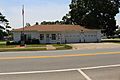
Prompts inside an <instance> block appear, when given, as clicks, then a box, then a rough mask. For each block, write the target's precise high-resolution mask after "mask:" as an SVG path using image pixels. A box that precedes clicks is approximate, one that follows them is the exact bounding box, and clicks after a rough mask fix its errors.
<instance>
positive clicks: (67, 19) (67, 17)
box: [62, 14, 72, 24]
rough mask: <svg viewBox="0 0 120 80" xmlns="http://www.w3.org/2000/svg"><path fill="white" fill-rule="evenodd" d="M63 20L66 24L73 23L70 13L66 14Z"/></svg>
mask: <svg viewBox="0 0 120 80" xmlns="http://www.w3.org/2000/svg"><path fill="white" fill-rule="evenodd" d="M62 20H63V23H64V24H72V21H71V16H70V14H66V15H65V16H63V18H62Z"/></svg>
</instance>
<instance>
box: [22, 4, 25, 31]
mask: <svg viewBox="0 0 120 80" xmlns="http://www.w3.org/2000/svg"><path fill="white" fill-rule="evenodd" d="M22 16H23V33H24V22H25V18H24V5H23V10H22Z"/></svg>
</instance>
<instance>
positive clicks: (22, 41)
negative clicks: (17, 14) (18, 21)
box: [21, 5, 25, 46]
mask: <svg viewBox="0 0 120 80" xmlns="http://www.w3.org/2000/svg"><path fill="white" fill-rule="evenodd" d="M24 22H25V19H24V5H22V24H23V31H22V35H21V36H22V37H21V38H22V40H21V46H25V35H24Z"/></svg>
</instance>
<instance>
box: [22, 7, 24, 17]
mask: <svg viewBox="0 0 120 80" xmlns="http://www.w3.org/2000/svg"><path fill="white" fill-rule="evenodd" d="M22 15H24V5H23V8H22Z"/></svg>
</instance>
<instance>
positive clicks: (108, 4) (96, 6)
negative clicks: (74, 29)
mask: <svg viewBox="0 0 120 80" xmlns="http://www.w3.org/2000/svg"><path fill="white" fill-rule="evenodd" d="M119 8H120V0H72V2H71V4H70V9H71V11H70V12H69V14H70V18H71V21H72V23H74V24H77V25H82V26H86V27H87V28H95V29H102V30H104V31H103V32H105V33H106V35H113V34H114V31H115V30H116V28H117V26H116V20H115V16H116V14H117V13H119Z"/></svg>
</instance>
